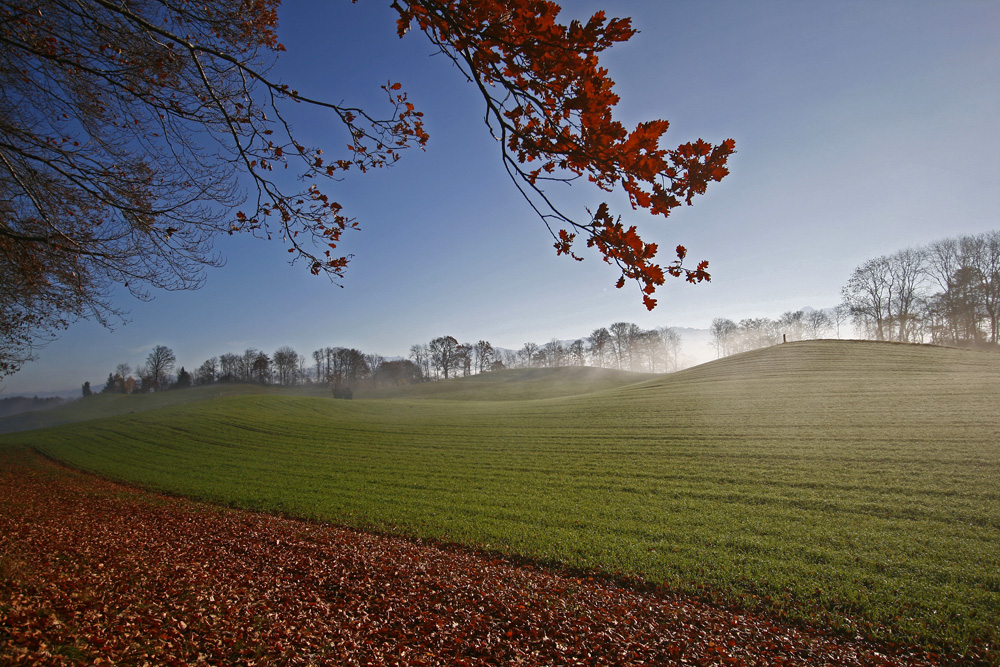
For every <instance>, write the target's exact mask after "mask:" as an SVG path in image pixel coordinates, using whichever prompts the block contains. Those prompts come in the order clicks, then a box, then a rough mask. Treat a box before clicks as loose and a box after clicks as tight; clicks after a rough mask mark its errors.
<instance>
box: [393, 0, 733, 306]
mask: <svg viewBox="0 0 1000 667" xmlns="http://www.w3.org/2000/svg"><path fill="white" fill-rule="evenodd" d="M393 6H394V7H395V8H396V9H397V11H398V12H399V16H400V18H399V21H398V29H399V34H400V36H402V35H403V34H405V33H406V32H407V31H408V30H409V29H410V28H411V26H413V25H416V26H418V27H419V28H420V30H422V31H423V32H424V33H426V34H427V36H428V37H430V39H431V41H432V42H434V43H435V44H436V45H437V46H438V47H439V48H440V49H441V51H442V52H443V53H445V54H447V55H448V56H449V57H450V58H451V59H452V61H453V62H454V63H455V64H456V65H457V66H458V67H459V69H461V71H462V72H463V73H464V74H465V76H466V77H467V78H468V79H469V80H470V81H472V82H473V83H474V84H475V85H476V86H477V87H478V89H479V90H480V92H481V93H482V95H483V98H484V100H485V101H486V108H487V124H488V125H489V127H490V130H491V131H492V132H493V134H494V136H495V137H496V138H497V139H498V140H499V143H500V146H501V148H502V158H503V162H504V166H505V167H506V168H507V172H508V173H509V174H510V176H511V178H512V179H513V180H514V182H515V184H517V186H518V188H519V189H520V191H521V193H522V194H523V195H524V196H525V198H526V199H527V200H528V202H529V203H530V204H531V206H532V207H533V208H534V210H535V211H536V212H537V213H538V215H539V216H541V217H542V219H543V220H544V221H545V222H546V224H547V225H549V231H550V232H552V234H553V237H554V239H555V248H556V251H557V253H559V254H566V255H571V256H573V257H574V258H576V259H580V257H579V256H578V255H576V254H574V252H573V243H574V241H575V240H576V237H577V235H578V234H581V233H582V234H583V235H584V236H585V238H586V239H587V245H588V246H590V247H594V248H597V250H598V251H599V252H600V253H601V255H602V256H603V258H604V260H605V261H607V262H609V263H614V264H615V265H617V266H618V268H619V269H620V270H621V280H619V282H618V283H617V286H618V287H622V286H623V285H624V283H625V279H631V280H634V281H636V282H637V283H639V285H640V286H641V288H642V297H643V302H644V303H645V305H646V307H647V308H650V309H652V308H653V307H654V306H655V305H656V300H655V299H653V298H652V296H651V295H652V294H653V292H654V291H655V290H656V288H657V287H658V286H660V285H662V284H663V283H664V281H665V276H666V275H670V276H674V277H682V276H683V277H684V278H685V279H687V280H688V281H689V282H700V281H702V280H708V279H709V274H708V272H707V268H708V262H706V261H702V262H699V263H698V264H697V265H696V266H695V267H693V268H688V267H686V266H684V264H683V262H684V259H685V257H686V255H687V251H686V250H685V248H684V247H683V246H678V247H677V248H676V251H675V252H676V260H673V261H672V262H671V263H669V264H668V265H667V266H666V267H662V266H660V265H658V264H657V263H656V260H655V257H656V254H657V247H656V245H655V244H651V243H650V244H647V243H645V242H644V241H643V240H642V238H641V237H640V236H639V234H638V232H637V230H636V227H635V226H629V227H628V228H626V227H625V225H624V224H623V223H622V221H621V217H620V216H617V217H616V216H614V215H613V214H612V213H611V212H610V211H609V209H608V205H607V204H606V203H602V204H601V205H600V206H598V207H597V209H596V211H595V212H594V213H593V214H592V215H590V216H589V219H587V220H583V221H579V222H578V221H576V220H575V219H574V217H573V216H571V215H569V214H566V213H564V212H563V211H561V210H559V209H558V208H557V207H556V206H555V205H554V204H553V203H552V201H551V199H550V198H549V197H547V196H546V194H545V191H544V189H543V188H542V184H543V183H545V182H546V181H548V182H552V181H563V182H569V181H573V180H576V179H579V178H583V177H586V179H587V181H589V182H590V183H593V184H594V185H596V186H597V187H598V188H600V189H601V190H604V191H609V192H610V191H612V190H614V189H615V188H616V187H619V186H620V187H621V188H622V189H623V190H624V191H625V193H626V194H627V195H628V199H629V201H630V203H631V205H632V208H633V209H646V210H648V211H649V212H650V213H652V214H653V215H657V216H662V217H667V216H669V215H670V212H671V211H672V210H673V209H675V208H676V207H678V206H680V205H681V203H685V204H691V203H692V199H693V198H694V196H695V195H698V194H703V193H704V192H705V190H706V188H707V186H708V183H709V182H711V181H720V180H722V178H723V177H725V176H726V175H727V174H728V173H729V171H728V169H727V167H726V162H727V160H728V158H729V156H730V155H731V154H732V153H733V152H734V150H735V142H733V140H732V139H727V140H725V141H723V142H722V143H721V144H719V145H717V146H713V145H712V144H709V143H707V142H705V141H703V140H701V139H699V140H697V141H696V142H693V143H685V144H682V145H680V146H678V147H677V148H676V149H667V148H663V147H662V146H661V145H660V143H661V139H662V138H663V135H664V134H665V133H666V131H667V128H668V127H669V123H668V122H667V121H665V120H653V121H648V122H643V123H639V124H638V125H637V126H636V127H635V129H633V130H631V131H629V130H627V129H626V128H625V127H624V126H623V125H622V124H621V123H620V122H618V121H616V120H615V119H614V117H613V116H612V109H613V107H614V106H615V105H616V104H617V103H618V101H619V98H618V96H617V95H616V94H615V93H614V92H613V90H612V88H613V85H614V84H613V82H612V80H611V79H610V78H609V77H608V71H607V70H606V69H604V68H603V67H601V64H600V60H599V57H600V53H601V52H602V51H604V50H605V49H607V48H609V47H611V46H613V45H614V44H616V43H620V42H624V41H627V40H628V39H630V38H631V37H632V36H633V35H634V34H635V32H636V31H635V30H634V29H633V28H632V26H631V22H630V20H629V19H627V18H625V19H620V18H614V19H608V18H607V17H606V16H605V13H604V12H597V13H596V14H594V15H593V16H592V17H591V18H590V19H589V20H588V21H587V22H586V23H583V22H580V21H571V22H570V24H569V25H568V26H567V25H562V24H560V23H558V22H557V17H558V15H559V13H560V7H559V5H557V4H556V3H554V2H539V1H537V0H504V1H502V2H500V1H493V2H490V1H477V2H470V1H468V0H466V1H462V0H451V1H441V2H435V1H433V0H417V1H414V2H395V3H394V4H393Z"/></svg>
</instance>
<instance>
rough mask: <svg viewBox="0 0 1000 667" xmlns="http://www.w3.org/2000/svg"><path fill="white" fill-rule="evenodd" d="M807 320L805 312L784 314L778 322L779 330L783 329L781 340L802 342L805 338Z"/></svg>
mask: <svg viewBox="0 0 1000 667" xmlns="http://www.w3.org/2000/svg"><path fill="white" fill-rule="evenodd" d="M805 318H806V314H805V311H802V310H794V311H793V310H789V311H788V312H785V313H782V315H781V317H780V318H778V322H777V326H778V328H779V329H781V335H782V337H781V340H802V339H803V338H804V337H805V335H804V334H805ZM775 342H777V341H775Z"/></svg>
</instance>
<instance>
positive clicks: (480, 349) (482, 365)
mask: <svg viewBox="0 0 1000 667" xmlns="http://www.w3.org/2000/svg"><path fill="white" fill-rule="evenodd" d="M495 355H496V352H495V351H494V349H493V346H492V345H491V344H490V342H489V341H486V340H480V341H479V342H477V343H476V344H475V346H474V347H473V356H475V359H476V372H477V373H485V372H486V371H488V370H490V366H492V365H493V361H494V360H495Z"/></svg>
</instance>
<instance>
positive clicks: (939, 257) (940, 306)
mask: <svg viewBox="0 0 1000 667" xmlns="http://www.w3.org/2000/svg"><path fill="white" fill-rule="evenodd" d="M842 292H843V296H844V304H845V306H846V308H847V309H848V311H849V313H850V316H851V318H852V320H853V322H854V325H855V327H856V328H857V329H858V331H859V333H861V334H862V335H865V336H867V337H868V338H872V339H874V340H886V341H899V342H911V343H923V342H930V343H935V344H945V345H997V343H998V336H1000V231H993V232H988V233H985V234H975V235H963V236H958V237H954V238H949V239H944V240H941V241H935V242H934V243H931V244H929V245H927V246H925V247H919V248H906V249H904V250H900V251H898V252H896V253H893V254H891V255H883V256H881V257H875V258H873V259H870V260H868V261H866V262H864V263H863V264H861V265H860V266H858V267H857V268H856V269H854V272H853V273H852V274H851V277H850V279H849V280H848V282H847V284H846V285H845V286H844V288H843V290H842Z"/></svg>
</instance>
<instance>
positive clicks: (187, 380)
mask: <svg viewBox="0 0 1000 667" xmlns="http://www.w3.org/2000/svg"><path fill="white" fill-rule="evenodd" d="M190 386H191V374H190V373H188V372H187V371H186V370H184V367H183V366H181V369H180V370H179V371H177V381H176V382H174V388H176V389H188V388H189V387H190Z"/></svg>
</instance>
